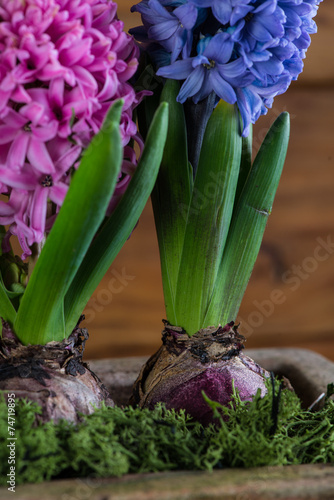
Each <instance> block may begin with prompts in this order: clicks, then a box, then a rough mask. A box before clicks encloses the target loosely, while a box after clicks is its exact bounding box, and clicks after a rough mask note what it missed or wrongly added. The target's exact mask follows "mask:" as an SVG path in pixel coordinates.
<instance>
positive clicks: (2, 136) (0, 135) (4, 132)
mask: <svg viewBox="0 0 334 500" xmlns="http://www.w3.org/2000/svg"><path fill="white" fill-rule="evenodd" d="M17 133H18V129H17V128H11V127H8V126H7V125H0V144H7V143H8V142H11V141H13V140H14V139H15V137H16V135H17Z"/></svg>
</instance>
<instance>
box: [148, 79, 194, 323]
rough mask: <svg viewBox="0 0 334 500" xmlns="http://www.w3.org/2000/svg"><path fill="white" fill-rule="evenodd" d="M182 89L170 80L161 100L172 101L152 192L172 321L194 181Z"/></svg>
mask: <svg viewBox="0 0 334 500" xmlns="http://www.w3.org/2000/svg"><path fill="white" fill-rule="evenodd" d="M179 90H180V85H179V83H178V82H177V81H175V80H167V81H166V84H165V86H164V89H163V91H162V94H161V100H162V101H165V102H168V104H169V126H168V135H167V141H166V146H165V151H164V155H163V160H162V163H161V168H160V171H159V175H158V179H157V182H156V185H155V187H154V190H153V192H152V205H153V212H154V219H155V226H156V231H157V237H158V243H159V251H160V262H161V273H162V282H163V289H164V298H165V306H166V314H167V318H168V320H169V321H170V322H171V323H172V324H176V317H175V293H176V285H177V277H178V272H179V266H180V259H181V252H182V247H183V239H184V233H185V227H186V221H187V214H188V209H189V203H190V199H191V184H192V172H191V170H190V167H189V163H188V155H187V134H186V125H185V118H184V113H183V106H182V105H181V104H179V103H178V102H176V97H177V95H178V93H179Z"/></svg>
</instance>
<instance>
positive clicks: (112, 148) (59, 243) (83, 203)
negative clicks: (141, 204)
mask: <svg viewBox="0 0 334 500" xmlns="http://www.w3.org/2000/svg"><path fill="white" fill-rule="evenodd" d="M122 105H123V102H122V101H118V102H117V103H115V104H114V106H113V107H112V109H111V110H110V111H109V113H108V115H107V118H106V120H105V122H104V124H103V127H102V129H101V131H100V132H99V133H98V134H97V135H96V136H95V137H94V138H93V140H92V142H91V144H90V146H89V147H88V149H87V151H86V152H85V154H84V156H83V158H82V161H81V163H80V166H79V168H78V170H77V172H75V174H74V177H73V179H72V182H71V185H70V187H69V190H68V193H67V195H66V197H65V200H64V203H63V206H62V207H61V209H60V211H59V214H58V216H57V219H56V221H55V224H54V226H53V228H52V230H51V232H50V234H49V236H48V238H47V240H46V243H45V245H44V248H43V250H42V252H41V254H40V257H39V259H38V261H37V263H36V266H35V268H34V270H33V272H32V275H31V278H30V281H29V283H28V285H27V288H26V291H25V293H24V295H23V297H22V300H21V304H20V307H19V311H18V314H17V317H16V321H15V324H14V329H15V333H16V334H17V336H18V337H19V339H20V340H21V341H22V342H23V343H24V344H27V343H30V344H44V343H47V342H50V341H52V340H57V341H59V340H62V339H63V338H64V336H65V331H64V320H63V312H62V310H63V301H64V296H65V294H66V291H67V289H68V287H69V286H70V284H71V281H72V279H73V278H74V276H75V274H76V272H77V270H78V268H79V266H80V264H81V262H82V260H83V258H84V256H85V254H86V252H87V249H88V247H89V245H90V243H91V241H92V239H93V237H94V235H95V233H96V231H97V230H98V228H99V226H100V224H101V222H102V221H103V219H104V216H105V212H106V209H107V207H108V204H109V201H110V198H111V196H112V193H113V191H114V187H115V184H116V181H117V178H118V174H119V172H120V167H121V161H122V145H121V138H120V131H119V121H120V116H121V110H122Z"/></svg>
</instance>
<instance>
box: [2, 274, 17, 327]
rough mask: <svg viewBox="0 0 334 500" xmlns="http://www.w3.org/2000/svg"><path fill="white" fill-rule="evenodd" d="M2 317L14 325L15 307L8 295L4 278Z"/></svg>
mask: <svg viewBox="0 0 334 500" xmlns="http://www.w3.org/2000/svg"><path fill="white" fill-rule="evenodd" d="M0 317H1V318H2V319H3V320H4V321H7V322H8V323H9V324H10V325H11V326H13V324H14V322H15V318H16V311H15V308H14V306H13V304H12V303H11V301H10V299H9V297H8V295H7V292H6V289H5V286H4V284H3V282H2V279H1V281H0Z"/></svg>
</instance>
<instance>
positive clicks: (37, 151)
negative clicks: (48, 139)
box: [27, 136, 55, 174]
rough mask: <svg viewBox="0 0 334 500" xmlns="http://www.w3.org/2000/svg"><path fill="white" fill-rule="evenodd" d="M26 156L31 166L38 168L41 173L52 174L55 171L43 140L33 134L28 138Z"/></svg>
mask: <svg viewBox="0 0 334 500" xmlns="http://www.w3.org/2000/svg"><path fill="white" fill-rule="evenodd" d="M27 157H28V160H29V161H30V163H31V165H32V167H33V168H34V169H36V170H39V171H40V172H42V173H43V174H52V173H53V172H54V171H55V168H54V165H53V162H52V160H51V158H50V155H49V153H48V150H47V148H46V146H45V144H44V142H41V141H40V140H38V139H36V138H35V137H33V136H32V137H31V140H30V144H29V147H28V151H27Z"/></svg>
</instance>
